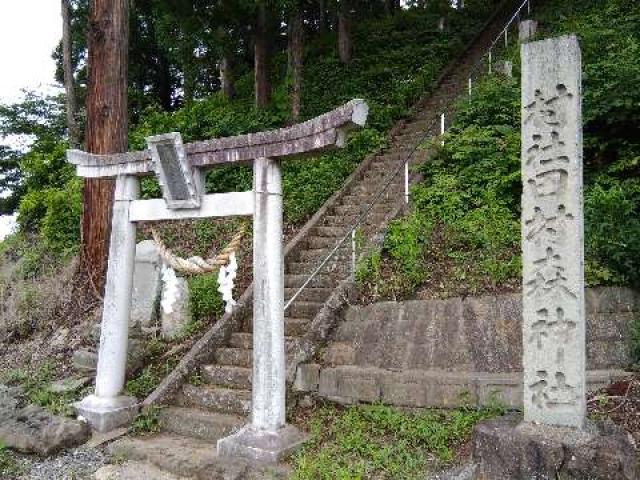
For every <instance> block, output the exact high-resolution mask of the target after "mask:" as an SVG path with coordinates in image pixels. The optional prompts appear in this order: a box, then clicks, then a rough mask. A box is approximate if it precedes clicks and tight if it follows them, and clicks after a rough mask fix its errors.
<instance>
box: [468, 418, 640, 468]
mask: <svg viewBox="0 0 640 480" xmlns="http://www.w3.org/2000/svg"><path fill="white" fill-rule="evenodd" d="M519 420H520V419H519V418H517V417H515V416H507V417H501V418H497V419H493V420H488V421H484V422H481V423H479V424H478V425H477V426H476V428H475V429H474V434H473V440H472V449H473V459H474V461H475V462H476V463H477V465H478V470H477V473H476V476H475V478H476V480H517V479H522V480H529V479H533V478H535V479H538V480H547V479H549V480H552V479H553V480H555V479H557V478H567V479H572V478H575V479H589V480H599V479H602V480H605V479H606V480H632V479H637V478H640V470H639V465H638V458H637V456H636V452H635V450H634V448H633V446H632V445H631V444H630V443H629V440H628V439H627V436H626V435H625V434H624V433H622V432H620V431H619V430H617V429H610V428H607V429H603V428H596V427H595V426H593V425H591V426H590V428H589V429H588V430H577V429H573V428H566V427H552V426H546V425H533V424H529V423H520V421H519Z"/></svg>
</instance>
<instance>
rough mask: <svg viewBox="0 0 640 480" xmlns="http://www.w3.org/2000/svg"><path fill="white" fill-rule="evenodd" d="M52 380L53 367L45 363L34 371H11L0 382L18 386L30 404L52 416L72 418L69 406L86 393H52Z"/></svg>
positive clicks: (53, 377) (71, 409)
mask: <svg viewBox="0 0 640 480" xmlns="http://www.w3.org/2000/svg"><path fill="white" fill-rule="evenodd" d="M54 379H55V369H54V366H53V364H52V363H49V362H46V363H44V364H43V365H42V366H41V367H40V368H38V369H36V370H29V371H27V370H20V369H18V370H11V371H9V372H8V373H7V375H6V376H5V378H3V379H2V381H3V382H6V383H8V384H9V385H20V386H21V387H22V388H23V390H24V393H25V395H26V396H27V399H28V400H29V402H30V403H33V404H34V405H39V406H40V407H42V408H45V409H47V410H49V411H50V412H51V413H53V414H54V415H64V416H73V408H72V407H71V404H72V403H73V402H74V401H76V400H79V399H80V398H81V397H82V395H83V394H84V393H86V391H84V390H80V391H76V392H64V393H57V392H53V391H51V389H50V387H51V382H52V381H53V380H54Z"/></svg>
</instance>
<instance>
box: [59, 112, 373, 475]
mask: <svg viewBox="0 0 640 480" xmlns="http://www.w3.org/2000/svg"><path fill="white" fill-rule="evenodd" d="M367 115H368V107H367V105H366V103H364V102H363V101H362V100H352V101H351V102H349V103H347V104H345V105H343V106H342V107H339V108H337V109H335V110H333V111H331V112H329V113H326V114H324V115H321V116H319V117H316V118H314V119H312V120H309V121H307V122H304V123H301V124H298V125H294V126H292V127H289V128H284V129H280V130H273V131H268V132H261V133H255V134H248V135H241V136H237V137H228V138H222V139H214V140H209V141H204V142H195V143H191V144H187V145H183V144H182V141H181V138H180V135H179V134H177V133H171V134H165V135H160V136H156V137H150V138H149V139H147V141H148V143H149V150H145V151H141V152H131V153H124V154H115V155H94V154H88V153H85V152H80V151H77V150H69V151H68V152H67V157H68V160H69V162H70V163H73V164H75V165H76V170H77V174H78V176H81V177H89V178H101V177H116V179H117V180H116V196H115V204H114V209H113V219H112V231H111V243H110V250H109V264H108V269H107V283H106V289H105V305H104V310H103V317H102V331H101V336H100V350H99V359H98V371H97V378H96V390H95V393H94V394H93V395H90V396H88V397H86V398H85V399H83V400H82V401H81V402H79V403H77V404H76V405H75V408H76V411H77V412H78V414H79V415H82V416H83V417H85V418H86V419H87V420H88V421H89V423H90V424H91V425H92V427H93V428H94V429H96V430H99V431H109V430H113V429H114V428H117V427H119V426H122V425H126V424H127V423H129V422H130V421H131V420H132V418H133V416H135V414H136V413H137V407H138V404H137V400H136V399H135V398H131V397H126V396H123V395H122V389H123V387H124V381H125V367H126V357H127V341H128V327H129V314H130V305H131V283H132V274H133V265H134V255H135V232H136V228H135V225H136V223H137V222H140V221H160V220H178V219H186V218H206V217H222V216H233V215H253V218H254V239H253V242H254V249H253V251H254V254H253V255H254V257H253V259H254V273H253V276H254V281H253V284H254V294H253V296H254V315H253V346H254V348H253V357H254V358H253V377H252V383H253V387H252V409H251V422H250V423H249V424H248V425H246V426H245V427H244V428H242V429H241V430H240V431H239V432H237V433H236V434H234V435H231V436H229V437H227V438H223V439H221V440H219V441H218V452H219V453H220V454H222V455H233V456H241V457H244V458H247V459H250V460H252V461H254V462H260V463H272V462H276V461H278V460H279V459H280V458H281V457H282V456H283V455H285V454H287V453H288V452H289V451H291V449H293V448H295V447H296V446H298V445H299V444H300V443H301V442H302V441H303V440H304V437H303V435H302V434H301V433H300V432H299V431H298V430H297V429H296V428H294V427H292V426H290V425H287V424H286V422H285V413H286V408H285V407H286V404H285V394H286V365H285V345H284V257H283V251H284V249H283V235H282V219H283V202H282V179H281V172H280V160H282V159H284V158H288V157H296V156H302V155H304V154H308V153H312V152H318V151H322V150H326V149H330V148H335V147H342V146H344V144H345V139H346V133H347V132H348V131H349V130H350V129H352V128H355V127H358V126H363V125H364V124H365V122H366V119H367ZM249 162H252V163H253V168H254V175H253V190H252V191H248V192H232V193H221V194H213V195H204V194H203V190H204V189H203V178H204V170H206V169H207V168H212V167H216V166H221V165H227V164H230V163H249ZM154 173H155V174H156V175H157V176H158V178H159V180H160V185H161V186H162V190H163V196H164V198H163V199H154V200H138V198H137V197H138V179H137V177H138V176H140V175H150V174H154ZM212 293H213V292H212Z"/></svg>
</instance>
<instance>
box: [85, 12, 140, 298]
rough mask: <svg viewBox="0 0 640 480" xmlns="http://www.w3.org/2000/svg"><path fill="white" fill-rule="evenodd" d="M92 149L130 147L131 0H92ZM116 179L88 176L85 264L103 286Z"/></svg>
mask: <svg viewBox="0 0 640 480" xmlns="http://www.w3.org/2000/svg"><path fill="white" fill-rule="evenodd" d="M90 8H91V11H90V16H89V39H88V48H89V57H88V63H89V82H88V92H87V126H86V136H85V137H86V150H87V151H88V152H91V153H98V154H108V153H120V152H124V151H126V150H127V128H128V121H127V72H128V70H127V67H128V43H129V0H91V4H90ZM113 190H114V181H113V180H111V179H85V180H84V185H83V191H82V197H83V210H82V228H81V235H82V238H81V262H82V265H83V267H84V268H85V269H86V271H87V273H88V275H89V280H90V281H91V282H92V283H93V285H94V286H95V287H96V288H97V289H99V290H100V291H101V290H102V287H103V284H104V278H105V273H106V265H107V255H108V249H109V233H110V227H111V207H112V203H113Z"/></svg>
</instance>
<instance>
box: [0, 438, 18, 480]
mask: <svg viewBox="0 0 640 480" xmlns="http://www.w3.org/2000/svg"><path fill="white" fill-rule="evenodd" d="M23 470H24V469H23V467H22V465H20V463H19V462H18V461H17V460H16V459H15V458H14V457H12V456H11V455H10V454H9V451H8V450H7V447H5V446H4V445H3V444H1V443H0V478H3V479H6V480H9V479H11V478H18V476H19V475H20V474H21V473H23Z"/></svg>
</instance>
